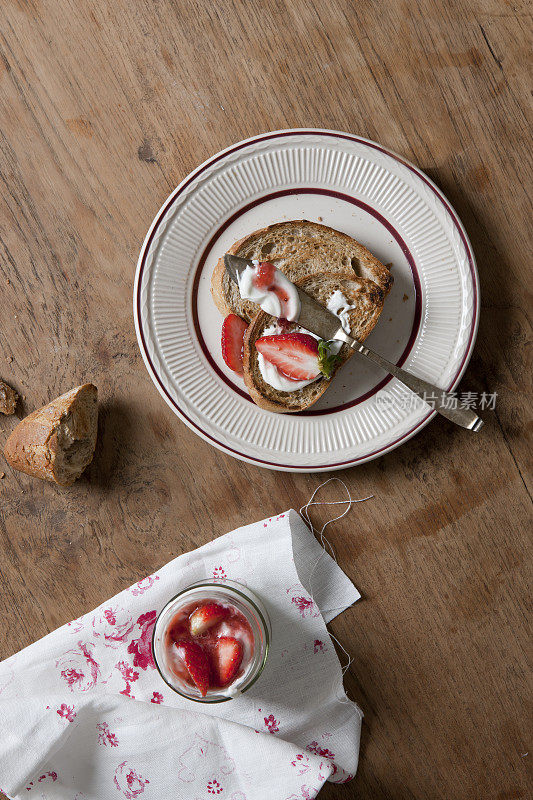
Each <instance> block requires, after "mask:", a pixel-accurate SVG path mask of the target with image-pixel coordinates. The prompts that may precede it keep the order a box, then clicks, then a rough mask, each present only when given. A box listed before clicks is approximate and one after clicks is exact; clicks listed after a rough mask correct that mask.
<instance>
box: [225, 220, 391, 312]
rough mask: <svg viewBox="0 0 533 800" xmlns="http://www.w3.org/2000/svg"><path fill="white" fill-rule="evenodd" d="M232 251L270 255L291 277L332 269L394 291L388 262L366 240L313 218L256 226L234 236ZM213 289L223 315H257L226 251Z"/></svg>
mask: <svg viewBox="0 0 533 800" xmlns="http://www.w3.org/2000/svg"><path fill="white" fill-rule="evenodd" d="M228 253H230V254H232V255H237V256H241V257H242V258H249V259H258V260H259V261H270V262H271V263H273V264H274V265H275V266H276V267H277V268H278V269H280V270H281V271H282V272H284V273H285V274H286V275H287V277H288V278H289V279H290V280H292V281H297V280H298V279H300V278H302V277H304V276H308V275H315V274H318V273H323V272H329V273H332V274H335V275H338V276H339V277H345V278H364V279H366V280H369V281H373V283H374V284H376V286H377V287H378V288H379V289H380V290H381V291H382V292H383V295H386V294H387V293H388V292H389V290H390V288H391V286H392V282H393V279H392V275H391V274H390V272H389V270H388V269H387V267H386V266H384V264H382V263H381V261H379V260H378V259H377V258H376V257H375V256H373V255H372V253H371V252H370V251H369V250H367V248H366V247H364V246H363V245H362V244H359V242H357V241H356V240H355V239H353V238H352V237H351V236H348V235H347V234H345V233H341V232H340V231H336V230H335V229H334V228H329V227H328V226H327V225H320V224H319V223H318V222H309V221H308V220H293V221H291V222H277V223H275V224H274V225H269V226H268V227H267V228H262V229H261V230H258V231H254V232H253V233H250V234H248V235H247V236H245V237H244V238H242V239H240V240H239V241H238V242H235V244H234V245H232V247H230V249H229V250H228ZM211 294H212V296H213V300H214V302H215V305H216V307H217V308H218V310H219V311H220V313H221V314H222V316H224V317H226V316H227V315H228V314H237V315H238V316H240V317H242V318H243V319H244V320H246V322H250V321H251V320H252V319H253V317H255V315H256V312H257V306H256V305H255V304H254V303H251V302H250V301H249V300H242V299H241V297H240V295H239V290H238V287H237V286H236V285H235V283H234V282H233V281H232V280H231V279H230V278H229V276H228V275H227V273H226V270H225V268H224V258H223V257H222V258H220V259H219V261H218V263H217V265H216V267H215V269H214V271H213V275H212V278H211Z"/></svg>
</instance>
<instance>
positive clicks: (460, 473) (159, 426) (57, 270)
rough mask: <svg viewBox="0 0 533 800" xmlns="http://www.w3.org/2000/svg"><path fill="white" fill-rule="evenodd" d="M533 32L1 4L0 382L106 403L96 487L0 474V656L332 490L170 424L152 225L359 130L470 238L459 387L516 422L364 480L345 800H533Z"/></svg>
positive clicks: (454, 437) (498, 20)
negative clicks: (311, 138)
mask: <svg viewBox="0 0 533 800" xmlns="http://www.w3.org/2000/svg"><path fill="white" fill-rule="evenodd" d="M528 23H529V18H528V12H527V6H526V3H525V0H524V2H522V0H513V2H511V1H510V0H499V2H498V0H480V2H477V3H476V2H474V0H462V2H459V0H450V1H449V2H446V3H438V2H429V1H427V0H415V2H405V0H389V2H388V3H372V2H369V1H368V0H359V2H355V0H352V2H350V1H349V0H323V2H320V3H319V2H312V0H292V2H289V3H282V2H276V1H275V0H254V1H253V2H252V0H249V2H247V3H244V2H239V1H238V0H218V2H216V3H211V2H209V0H196V2H195V1H194V0H159V2H152V1H151V0H84V1H83V2H80V0H7V2H5V3H3V4H2V19H1V22H0V103H1V113H0V127H1V137H2V138H1V142H0V149H1V162H0V173H1V180H2V196H1V211H0V226H1V228H0V232H1V255H0V301H1V303H0V305H1V312H2V313H1V323H0V355H1V360H0V377H2V378H4V379H5V380H7V381H9V382H10V383H12V384H13V385H14V386H15V388H16V389H17V390H18V391H19V392H20V393H21V394H22V395H23V396H24V401H23V411H22V412H21V413H20V414H19V415H22V414H26V413H27V412H29V411H31V410H33V409H34V408H37V407H39V406H40V405H42V404H43V403H44V402H46V401H48V400H49V399H51V398H52V397H55V396H56V395H58V394H60V393H62V392H63V391H65V390H67V389H69V388H70V387H71V386H74V385H76V384H77V383H81V382H83V381H85V380H87V379H92V380H93V381H94V382H95V383H96V384H97V385H98V387H99V390H100V397H101V411H100V434H99V442H98V446H97V452H96V456H95V459H94V462H93V464H92V466H91V467H90V469H89V470H88V472H87V474H86V476H84V477H83V479H82V480H80V481H79V482H78V483H77V484H76V485H75V486H74V487H73V488H71V489H68V490H61V489H58V488H57V487H55V486H53V485H49V484H45V483H42V482H40V481H38V480H32V479H30V478H28V477H27V476H24V475H22V474H18V473H15V472H13V471H12V470H11V469H10V468H8V467H7V465H6V467H5V468H3V469H4V470H5V473H6V475H5V478H4V479H3V480H1V481H0V497H1V501H0V503H1V505H0V545H1V553H0V574H1V578H2V592H1V596H0V610H1V614H2V626H1V630H0V657H2V658H3V657H7V656H9V655H11V654H12V653H14V652H15V651H16V650H18V649H19V648H21V647H24V646H26V645H28V644H30V642H32V641H34V640H35V639H37V638H39V637H41V636H43V635H44V634H46V633H47V632H49V631H51V630H52V629H54V628H56V627H57V626H58V625H61V624H62V623H65V622H66V621H67V620H70V619H71V618H72V617H76V616H78V615H80V614H82V613H83V612H86V611H88V610H90V609H91V608H93V607H94V606H96V605H97V604H98V603H100V602H101V601H103V600H104V599H105V598H107V597H108V596H110V595H113V594H115V593H116V592H117V591H119V590H120V589H122V588H124V587H126V586H128V585H129V584H130V583H132V582H133V581H134V580H137V579H138V578H139V577H140V576H144V575H145V574H148V573H149V572H151V571H153V570H155V569H157V568H158V567H160V566H161V565H162V564H164V563H165V562H166V561H168V560H169V559H170V558H171V557H173V556H175V555H177V554H179V553H182V552H184V551H187V550H190V549H192V548H195V547H197V546H199V545H201V544H203V543H204V542H207V541H209V540H210V539H212V538H213V537H216V536H218V535H219V534H223V533H225V532H226V531H228V530H230V529H231V528H233V527H235V526H238V525H240V524H242V523H244V522H248V521H252V520H255V519H259V518H261V517H264V516H267V515H270V514H273V513H275V512H278V511H279V510H281V509H286V508H287V507H289V506H293V507H295V508H299V507H300V506H301V505H302V504H303V503H304V502H305V501H306V500H307V499H308V497H309V495H310V494H311V492H312V491H313V489H314V488H315V487H316V486H317V485H318V483H319V482H320V480H321V478H322V476H313V475H296V474H295V475H293V474H290V475H287V474H281V473H275V472H269V471H264V470H259V469H256V468H255V467H252V466H248V465H246V464H243V463H240V462H239V461H235V460H233V459H231V458H229V457H227V456H225V455H223V454H222V453H220V452H218V451H217V450H215V449H214V448H212V447H210V446H209V445H208V444H206V443H205V442H203V441H202V440H201V439H199V438H197V437H196V436H195V435H194V434H193V433H192V432H191V431H190V430H189V429H188V428H186V427H185V425H183V424H182V423H181V422H180V421H179V420H178V419H177V418H176V417H174V416H173V415H172V413H171V412H170V410H169V408H168V407H167V406H166V405H165V403H164V402H163V400H162V399H161V397H160V396H159V395H158V393H157V392H156V390H155V389H154V387H153V385H152V383H151V381H150V378H149V376H148V374H147V372H146V369H145V367H144V365H143V363H142V360H141V357H140V354H139V351H138V348H137V344H136V340H135V334H134V329H133V319H132V285H133V276H134V269H135V263H136V258H137V254H138V251H139V248H140V245H141V242H142V240H143V237H144V235H145V232H146V230H147V228H148V225H149V223H150V221H151V220H152V217H153V216H154V214H155V212H156V211H157V209H158V208H159V206H160V205H161V203H162V202H163V200H164V199H165V197H166V196H167V195H168V194H169V192H170V191H171V190H172V189H173V188H174V187H175V186H176V185H177V184H178V183H179V181H180V180H181V179H182V178H183V177H184V176H185V175H186V174H187V173H188V172H189V171H190V170H191V169H192V168H193V167H195V166H196V165H197V164H198V163H199V162H201V161H203V160H205V159H206V158H208V157H209V156H210V155H212V154H213V153H215V152H216V151H218V150H220V149H221V148H224V147H226V146H228V145H230V144H231V143H232V142H235V141H237V140H240V139H243V138H245V137H247V136H251V135H253V134H256V133H259V132H261V131H264V130H268V129H277V128H289V127H298V126H300V127H302V126H309V127H326V128H335V129H340V130H347V131H353V132H357V133H358V134H361V135H362V136H366V137H369V138H371V139H374V140H376V141H378V142H381V143H382V144H384V145H385V146H386V147H388V148H391V149H392V150H395V151H397V152H398V153H401V154H402V155H403V156H405V157H406V158H408V159H410V160H411V161H413V162H415V163H416V164H418V165H419V166H420V167H421V168H422V169H424V170H425V171H426V172H427V173H428V175H429V176H430V177H431V178H432V179H433V180H434V181H436V182H437V184H438V185H439V186H440V187H441V188H442V189H443V190H444V192H445V193H446V194H447V195H448V197H449V198H450V200H451V202H452V203H453V205H454V206H455V208H456V209H457V211H458V213H459V214H460V216H461V218H462V220H463V222H464V224H465V226H466V228H467V231H468V234H469V236H470V239H471V241H472V243H473V246H474V250H475V253H476V256H477V260H478V265H479V271H480V279H481V291H482V313H481V324H480V329H479V336H478V341H477V345H476V348H475V352H474V355H473V358H472V361H471V364H470V366H469V368H468V370H467V372H466V375H465V376H464V379H463V382H462V384H461V387H462V389H469V390H472V391H483V390H485V391H490V392H497V393H498V401H497V407H496V411H495V412H494V413H489V414H486V415H485V416H486V418H487V425H486V427H485V429H484V430H483V432H482V433H481V434H479V435H471V434H469V433H467V432H465V431H463V430H460V429H458V428H455V427H453V426H452V425H451V424H449V423H448V422H446V421H445V420H443V419H436V420H434V421H433V422H432V423H431V424H430V425H429V426H428V427H427V428H426V429H425V430H423V431H422V432H421V433H420V434H419V435H418V436H417V437H416V438H415V439H413V440H412V441H410V442H408V443H407V444H406V445H404V446H403V447H402V448H400V449H399V450H396V451H394V452H392V453H390V454H389V455H387V456H385V457H383V458H380V459H377V460H376V461H374V462H372V463H371V464H367V465H364V466H361V467H357V468H354V469H350V470H347V471H346V472H344V473H342V477H343V479H344V480H345V481H346V483H347V484H348V485H349V487H350V490H351V491H352V493H353V494H354V495H356V496H365V495H366V494H369V493H373V494H374V495H375V498H374V499H373V500H371V501H369V502H367V503H365V504H363V505H360V506H357V507H356V509H355V510H354V511H352V513H351V514H350V515H349V516H348V517H346V518H345V519H343V520H342V521H341V522H340V523H339V524H337V526H336V528H335V529H334V530H332V531H331V536H330V538H331V541H332V542H333V544H334V545H335V547H336V550H337V555H338V560H339V562H340V564H341V565H342V567H343V568H344V569H345V570H346V572H347V573H348V574H349V575H350V576H351V577H353V579H354V580H355V581H356V583H357V585H358V587H359V588H360V590H361V591H362V593H363V596H364V599H363V600H362V601H361V602H360V603H358V604H357V606H356V607H354V608H353V609H350V610H349V611H347V612H346V613H344V614H343V615H342V616H341V617H340V618H338V619H337V620H336V621H335V622H334V623H333V625H332V626H331V627H332V630H333V631H334V633H335V635H336V636H337V637H338V638H339V640H340V641H341V642H342V643H343V644H344V646H345V647H346V648H347V649H348V650H349V651H350V653H351V654H352V655H353V658H354V661H353V664H352V666H351V668H350V670H349V673H348V674H347V676H346V685H347V689H348V691H349V693H350V695H351V696H352V697H353V698H354V699H355V700H357V701H358V702H359V703H360V705H361V706H362V707H363V709H364V711H365V715H366V716H365V725H364V731H363V738H362V747H361V760H360V768H359V772H358V775H357V778H356V779H355V780H354V781H353V782H352V783H350V784H348V785H346V786H344V787H331V786H329V787H326V788H325V789H324V790H323V792H322V794H321V797H323V798H324V800H327V798H331V799H332V800H333V798H338V799H339V800H340V798H372V800H380V798H390V800H403V799H404V798H405V800H408V799H409V800H412V798H416V800H435V799H436V798H442V800H452V798H453V800H466V799H467V798H468V799H469V800H470V799H472V800H473V799H474V798H486V799H490V800H492V799H494V800H514V798H524V800H525V798H526V797H531V794H530V793H529V792H528V786H529V790H531V784H528V778H527V769H528V765H530V763H531V742H530V741H528V731H527V728H526V723H527V714H526V690H527V679H528V671H527V668H526V663H525V649H526V641H527V639H526V608H527V602H526V601H527V584H526V579H527V573H528V564H529V565H530V562H528V550H527V544H528V543H527V533H528V529H529V528H530V527H531V505H530V503H531V495H530V492H529V490H528V474H530V473H528V458H529V454H530V452H531V451H530V447H531V444H530V439H529V438H528V434H530V432H531V417H530V416H529V408H528V401H527V400H528V399H527V393H528V388H529V373H528V368H529V366H530V361H529V360H528V351H527V343H528V337H529V323H528V306H527V300H526V298H527V296H528V290H529V288H530V284H529V283H528V280H530V279H531V272H529V275H528V271H527V264H528V262H529V261H530V251H531V240H530V237H529V234H530V230H531V217H529V219H528V214H530V205H529V200H528V194H527V188H528V178H530V177H531V172H530V171H529V166H530V157H531V143H530V140H529V139H528V121H527V112H528V107H527V102H526V101H527V94H526V91H527V88H528V84H527V61H528V55H529V49H530V47H529V45H530V30H529V29H528ZM16 422H17V420H16V419H15V418H2V419H1V420H0V436H1V439H2V440H4V439H5V437H6V436H7V434H8V433H9V432H10V431H11V430H12V428H13V427H14V426H15V424H16ZM199 465H201V469H198V467H199ZM325 477H328V476H327V475H326V476H325ZM338 494H339V492H338V489H337V487H336V486H335V485H334V484H330V485H329V486H328V487H326V489H325V490H324V498H325V499H328V498H329V499H333V498H335V497H336V496H338ZM317 518H318V519H319V518H320V514H319V513H318V514H317ZM273 800H276V799H275V798H273Z"/></svg>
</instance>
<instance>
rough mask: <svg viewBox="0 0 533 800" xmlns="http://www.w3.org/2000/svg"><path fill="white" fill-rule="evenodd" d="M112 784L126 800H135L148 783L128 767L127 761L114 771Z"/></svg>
mask: <svg viewBox="0 0 533 800" xmlns="http://www.w3.org/2000/svg"><path fill="white" fill-rule="evenodd" d="M114 783H115V786H116V788H117V789H118V790H119V791H120V792H122V794H123V795H124V797H125V798H126V800H135V798H136V797H139V795H141V794H143V792H144V790H145V787H146V786H147V785H148V784H149V783H150V781H149V780H148V778H143V776H142V775H140V774H139V773H138V772H136V771H135V770H134V769H133V768H132V767H130V766H129V765H128V762H127V761H123V762H122V764H119V765H118V767H117V768H116V770H115V777H114Z"/></svg>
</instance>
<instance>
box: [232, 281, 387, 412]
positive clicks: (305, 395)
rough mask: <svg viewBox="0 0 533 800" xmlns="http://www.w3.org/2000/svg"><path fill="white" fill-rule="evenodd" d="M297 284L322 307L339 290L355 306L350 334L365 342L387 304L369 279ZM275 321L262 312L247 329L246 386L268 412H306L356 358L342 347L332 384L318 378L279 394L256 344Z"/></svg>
mask: <svg viewBox="0 0 533 800" xmlns="http://www.w3.org/2000/svg"><path fill="white" fill-rule="evenodd" d="M295 283H296V285H297V286H300V287H301V288H302V289H303V290H304V291H305V292H307V293H308V294H310V295H311V296H312V297H314V298H315V300H318V302H319V303H322V304H323V305H327V303H328V300H329V299H330V297H331V296H332V294H333V293H334V292H335V291H337V290H340V291H341V292H342V293H343V295H344V296H345V298H346V300H347V301H348V303H349V305H353V306H355V308H353V309H351V310H349V311H348V317H349V321H350V330H351V333H352V335H353V336H355V337H356V338H357V339H359V340H360V341H362V340H364V339H366V337H367V336H368V334H369V333H370V331H371V330H372V329H373V328H374V326H375V324H376V322H377V321H378V319H379V315H380V313H381V309H382V308H383V302H384V300H385V292H384V291H383V290H382V289H380V288H379V286H377V285H376V284H375V283H374V281H372V280H368V279H367V278H360V277H353V278H345V277H342V276H341V277H339V275H336V274H335V273H332V272H323V273H321V274H317V275H308V276H306V277H304V278H300V280H297V281H295ZM275 321H276V320H275V318H274V317H271V316H270V315H269V314H266V313H265V312H264V311H261V312H259V314H257V315H256V316H255V317H254V319H253V320H252V321H251V323H250V325H249V326H248V330H247V331H246V335H245V337H244V355H243V365H244V382H245V383H246V387H247V389H248V391H249V392H250V396H251V397H252V399H253V400H254V402H255V403H257V405H258V406H260V407H261V408H264V409H266V410H267V411H276V412H278V413H294V412H296V411H304V410H305V409H306V408H309V407H310V406H312V405H313V403H316V401H317V400H318V399H319V397H321V396H322V395H323V394H324V392H325V391H326V389H327V388H328V386H329V385H330V383H331V380H332V379H333V377H334V376H335V373H336V372H337V371H338V369H339V368H340V367H341V366H342V365H343V364H344V363H345V362H346V361H347V360H348V358H350V356H351V355H353V351H352V350H351V349H350V348H349V347H348V346H347V345H343V346H342V347H341V349H340V351H339V360H338V362H337V364H336V365H335V369H334V372H333V375H332V378H331V379H330V380H326V379H325V378H319V379H318V380H316V381H314V382H313V383H310V384H308V385H307V386H304V387H303V388H302V389H298V390H297V391H295V392H281V391H278V390H277V389H274V388H273V387H272V386H270V385H269V384H268V383H266V382H265V381H264V380H263V377H262V375H261V371H260V369H259V362H258V353H257V350H256V348H255V342H256V341H257V339H259V338H260V337H261V336H262V335H263V331H264V330H265V328H267V327H268V326H269V325H272V323H273V322H275Z"/></svg>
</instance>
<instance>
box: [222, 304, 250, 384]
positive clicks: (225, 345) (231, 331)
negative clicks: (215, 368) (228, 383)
mask: <svg viewBox="0 0 533 800" xmlns="http://www.w3.org/2000/svg"><path fill="white" fill-rule="evenodd" d="M247 327H248V325H247V324H246V322H245V321H244V320H243V319H241V318H240V317H238V316H237V315H236V314H228V316H227V317H226V319H225V320H224V322H223V323H222V340H221V345H222V358H223V359H224V361H225V362H226V364H227V365H228V367H229V368H230V369H232V370H233V371H234V372H237V373H238V374H239V375H242V347H243V340H244V334H245V333H246V328H247Z"/></svg>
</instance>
